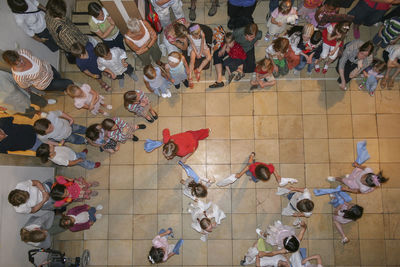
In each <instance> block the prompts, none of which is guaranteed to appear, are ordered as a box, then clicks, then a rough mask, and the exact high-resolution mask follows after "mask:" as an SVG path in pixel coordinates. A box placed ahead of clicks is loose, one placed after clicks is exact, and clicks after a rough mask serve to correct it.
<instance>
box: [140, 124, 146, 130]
mask: <svg viewBox="0 0 400 267" xmlns="http://www.w3.org/2000/svg"><path fill="white" fill-rule="evenodd" d="M138 129H146V125H145V124H138Z"/></svg>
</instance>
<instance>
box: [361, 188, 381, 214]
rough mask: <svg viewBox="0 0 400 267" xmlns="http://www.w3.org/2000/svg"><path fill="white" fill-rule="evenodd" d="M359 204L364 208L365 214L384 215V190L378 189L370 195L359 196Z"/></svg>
mask: <svg viewBox="0 0 400 267" xmlns="http://www.w3.org/2000/svg"><path fill="white" fill-rule="evenodd" d="M357 204H358V205H360V206H362V207H364V213H382V212H383V206H382V190H380V189H379V188H377V189H376V190H374V191H373V192H371V193H368V194H357Z"/></svg>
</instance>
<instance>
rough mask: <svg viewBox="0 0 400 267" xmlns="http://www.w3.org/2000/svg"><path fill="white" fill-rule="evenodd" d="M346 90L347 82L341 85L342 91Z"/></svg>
mask: <svg viewBox="0 0 400 267" xmlns="http://www.w3.org/2000/svg"><path fill="white" fill-rule="evenodd" d="M345 88H346V83H345V82H342V83H341V84H340V89H342V90H345Z"/></svg>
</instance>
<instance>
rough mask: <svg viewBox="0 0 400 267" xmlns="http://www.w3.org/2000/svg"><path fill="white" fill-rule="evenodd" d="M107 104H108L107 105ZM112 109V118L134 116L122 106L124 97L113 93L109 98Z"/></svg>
mask: <svg viewBox="0 0 400 267" xmlns="http://www.w3.org/2000/svg"><path fill="white" fill-rule="evenodd" d="M107 104H108V103H107ZM110 104H111V105H112V106H113V109H112V110H111V112H110V113H111V115H113V116H124V117H128V116H134V114H133V113H131V112H129V111H128V110H127V109H126V108H125V106H124V95H123V94H119V93H113V94H112V96H111V103H110Z"/></svg>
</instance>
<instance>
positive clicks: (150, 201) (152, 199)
mask: <svg viewBox="0 0 400 267" xmlns="http://www.w3.org/2000/svg"><path fill="white" fill-rule="evenodd" d="M157 195H158V194H157V190H144V189H141V190H134V193H133V214H156V213H157V203H158V202H157Z"/></svg>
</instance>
